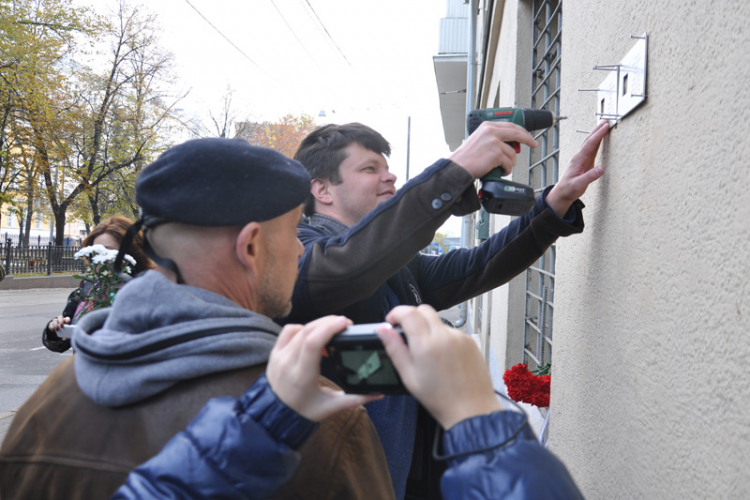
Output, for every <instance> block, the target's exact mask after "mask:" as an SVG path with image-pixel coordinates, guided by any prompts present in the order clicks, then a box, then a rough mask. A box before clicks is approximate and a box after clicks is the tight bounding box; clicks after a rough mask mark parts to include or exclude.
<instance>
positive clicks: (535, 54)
mask: <svg viewBox="0 0 750 500" xmlns="http://www.w3.org/2000/svg"><path fill="white" fill-rule="evenodd" d="M532 4H533V9H532V13H533V18H532V22H533V26H532V33H533V39H532V44H533V45H532V51H531V57H532V60H531V71H532V75H531V106H530V107H531V108H534V109H547V110H550V111H552V112H554V113H555V114H556V115H557V116H559V115H560V56H561V51H560V47H561V44H560V37H561V34H562V0H533V2H532ZM534 138H535V139H536V140H537V141H538V142H539V147H537V148H534V149H532V150H531V153H530V156H529V170H528V183H529V185H530V186H532V187H534V189H535V190H536V192H537V194H538V193H540V192H541V191H542V190H543V189H544V188H545V187H546V186H549V185H550V184H554V183H555V182H557V178H558V158H559V149H560V129H559V126H558V125H555V126H554V127H552V128H550V129H547V130H545V131H543V132H541V133H540V134H538V135H536V136H535V137H534ZM554 296H555V245H552V247H550V248H549V249H548V250H547V252H545V254H544V255H543V256H542V257H541V258H540V259H539V260H538V261H537V262H536V263H535V264H534V265H532V266H531V267H530V268H529V269H528V270H527V271H526V302H525V303H526V306H525V307H526V312H525V324H524V330H523V331H524V333H523V337H524V350H523V362H524V363H527V364H528V366H529V369H530V370H534V369H535V368H536V367H538V366H542V365H544V364H545V363H549V362H551V361H552V318H553V313H554Z"/></svg>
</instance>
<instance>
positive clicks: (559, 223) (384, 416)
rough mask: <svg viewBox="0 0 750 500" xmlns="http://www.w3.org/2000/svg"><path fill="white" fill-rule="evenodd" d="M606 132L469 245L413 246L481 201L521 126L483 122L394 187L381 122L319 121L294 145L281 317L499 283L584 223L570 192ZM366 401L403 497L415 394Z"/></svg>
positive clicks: (356, 315) (588, 169)
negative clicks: (293, 224) (435, 251)
mask: <svg viewBox="0 0 750 500" xmlns="http://www.w3.org/2000/svg"><path fill="white" fill-rule="evenodd" d="M607 131H608V126H607V124H606V123H603V124H601V125H600V126H598V127H597V128H596V129H595V130H594V131H593V132H592V133H591V134H590V135H589V137H588V138H587V139H586V141H585V142H584V144H583V146H582V148H581V150H580V151H579V152H578V153H577V154H576V155H575V156H574V157H573V158H572V160H571V163H570V165H569V166H568V168H567V170H565V172H564V173H563V175H562V177H561V178H560V180H559V182H558V183H557V184H556V185H555V186H550V187H548V188H547V189H545V190H544V192H543V193H542V194H541V195H540V196H539V197H538V198H537V200H536V204H535V206H534V207H533V209H532V210H531V212H529V213H528V214H526V215H524V216H522V217H519V218H517V219H514V220H513V221H512V222H511V223H510V224H509V225H508V226H507V227H506V228H504V229H503V230H502V231H500V232H498V233H497V234H495V235H493V236H492V237H491V238H489V239H488V240H487V241H485V242H484V243H482V244H481V245H479V246H478V247H476V248H473V249H471V250H467V249H462V250H456V251H453V252H450V253H448V254H446V255H442V256H440V257H434V256H426V255H422V254H420V253H419V251H420V250H421V249H422V248H424V247H426V246H427V245H428V244H429V243H430V242H431V241H432V238H433V236H434V234H435V231H437V229H438V228H439V227H440V226H441V225H442V224H443V223H444V222H445V221H446V220H447V219H448V217H450V216H451V215H465V214H469V213H471V212H474V211H475V210H477V209H478V208H479V200H478V198H477V193H476V190H475V188H474V181H475V179H479V178H482V177H484V176H485V175H486V174H487V173H488V172H490V171H491V170H492V169H494V168H496V167H497V166H502V167H503V168H504V169H505V170H507V171H508V173H510V171H511V170H512V169H513V167H514V166H515V163H516V152H515V150H514V148H513V146H512V145H511V144H509V143H521V144H526V145H527V146H530V147H535V146H536V145H537V143H536V141H535V140H534V139H533V138H532V136H531V135H530V134H529V132H527V131H526V130H525V129H524V128H522V127H520V126H518V125H515V124H513V123H507V122H491V121H487V122H485V123H482V124H481V125H480V126H479V127H478V128H477V130H476V131H475V132H474V133H472V134H471V136H469V138H468V139H467V140H466V141H465V142H464V144H463V145H462V146H461V147H460V148H458V149H457V150H456V151H455V152H454V153H453V154H452V155H451V156H450V157H449V158H448V159H442V160H439V161H437V162H436V163H435V164H433V165H432V166H430V167H428V168H427V169H426V170H425V171H424V172H423V173H422V174H420V175H419V176H417V177H415V178H413V179H411V180H410V181H409V182H407V183H406V184H405V185H404V186H403V187H402V188H401V189H400V190H399V191H398V192H396V189H395V185H394V184H395V181H396V176H395V175H393V174H391V173H390V172H389V171H388V162H387V160H386V156H388V155H390V145H389V144H388V142H387V141H386V140H385V139H384V138H383V137H382V136H381V135H380V134H379V133H377V132H376V131H374V130H372V129H371V128H369V127H366V126H364V125H361V124H356V123H352V124H347V125H327V126H324V127H321V128H319V129H317V130H316V131H314V132H313V133H311V134H310V135H309V136H308V137H307V138H305V140H304V141H303V142H302V144H301V145H300V148H299V150H298V151H297V154H296V155H295V159H297V160H298V161H300V162H301V163H302V164H303V165H304V166H305V168H306V169H307V170H308V172H309V173H310V177H311V178H312V183H311V192H312V197H311V198H310V199H309V200H308V203H307V204H306V206H305V215H307V216H308V217H309V219H308V221H307V222H306V223H303V224H302V225H300V227H299V238H300V240H301V241H302V243H303V245H304V246H305V251H304V254H303V256H302V258H301V259H300V261H299V279H298V281H297V284H296V285H295V289H294V295H293V298H292V303H293V308H292V313H291V314H290V315H289V316H288V317H287V318H285V320H284V322H285V323H305V322H308V321H310V320H312V319H315V318H318V317H321V316H324V315H327V314H340V315H344V316H347V317H349V318H351V319H352V320H353V321H354V322H355V323H373V322H379V321H383V320H384V318H385V317H386V315H387V313H388V312H389V311H390V310H391V309H393V308H394V307H396V306H397V305H419V304H429V305H431V306H432V307H434V308H435V309H436V310H438V311H440V310H443V309H448V308H450V307H452V306H454V305H456V304H460V303H461V302H463V301H465V300H468V299H470V298H472V297H475V296H477V295H479V294H481V293H484V292H487V291H489V290H491V289H493V288H495V287H497V286H500V285H502V284H504V283H507V282H508V281H510V280H511V279H512V278H513V277H515V276H517V275H518V274H519V273H521V272H522V271H524V270H525V269H526V268H527V267H528V266H530V265H532V264H533V263H534V262H535V261H536V260H537V259H538V258H539V257H540V256H541V255H543V254H544V252H545V251H546V249H547V248H549V246H550V245H552V243H554V241H555V240H556V239H557V238H558V237H559V236H568V235H570V234H574V233H580V232H581V231H582V230H583V216H582V213H581V209H582V208H583V203H581V202H580V201H579V200H578V198H579V197H580V196H581V195H583V193H584V192H585V191H586V188H587V187H588V185H589V184H590V183H591V182H593V181H595V180H596V179H598V178H599V177H601V176H602V174H603V170H602V169H601V167H594V159H595V157H596V153H597V151H598V148H599V144H600V143H601V141H602V139H603V138H604V136H605V135H606V133H607ZM323 368H324V372H325V369H326V367H325V366H324V367H323ZM366 407H367V409H368V412H369V415H370V417H371V419H372V421H373V423H374V424H375V427H376V429H377V430H378V434H379V436H380V439H381V443H382V444H383V449H384V451H385V454H386V458H387V460H388V467H389V471H390V473H391V478H392V480H393V485H394V489H395V493H396V498H404V497H405V495H406V484H407V477H408V475H409V470H410V466H411V463H412V454H413V451H414V442H415V435H416V432H417V411H418V405H417V402H416V400H415V399H414V398H412V397H411V396H386V397H385V398H383V399H382V400H380V401H375V402H372V403H369V404H368V405H367V406H366ZM424 438H425V441H429V439H430V436H424ZM428 494H429V493H428Z"/></svg>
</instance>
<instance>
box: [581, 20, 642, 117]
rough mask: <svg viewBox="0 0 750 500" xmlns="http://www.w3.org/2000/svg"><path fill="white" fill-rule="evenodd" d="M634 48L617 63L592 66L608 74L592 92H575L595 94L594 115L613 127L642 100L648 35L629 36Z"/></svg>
mask: <svg viewBox="0 0 750 500" xmlns="http://www.w3.org/2000/svg"><path fill="white" fill-rule="evenodd" d="M630 38H631V39H632V40H635V41H636V42H635V45H634V46H633V47H632V48H631V49H630V51H628V53H627V54H626V55H625V57H623V58H622V60H621V61H620V62H619V63H618V64H607V65H597V66H594V69H595V70H600V71H607V72H608V73H609V74H608V75H607V77H606V78H605V79H604V81H602V83H601V84H599V86H598V87H597V88H596V89H592V90H589V89H579V91H580V92H596V95H597V101H596V116H597V118H598V119H599V120H607V121H609V124H610V126H614V125H616V124H617V122H619V121H620V120H622V119H623V118H624V117H625V116H627V115H628V114H629V113H630V112H631V111H633V110H634V109H635V108H637V107H638V106H639V105H640V104H641V103H642V102H644V101H645V100H646V96H647V93H646V78H647V70H648V33H644V34H643V36H633V35H631V36H630Z"/></svg>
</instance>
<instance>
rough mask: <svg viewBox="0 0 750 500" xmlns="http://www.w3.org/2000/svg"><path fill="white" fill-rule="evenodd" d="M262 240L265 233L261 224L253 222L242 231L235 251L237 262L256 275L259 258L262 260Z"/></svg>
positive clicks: (238, 236) (236, 241)
mask: <svg viewBox="0 0 750 500" xmlns="http://www.w3.org/2000/svg"><path fill="white" fill-rule="evenodd" d="M262 238H263V231H262V229H261V226H260V224H259V223H257V222H251V223H249V224H247V225H245V226H244V227H243V228H242V229H240V232H239V234H238V235H237V239H236V240H235V248H234V251H235V253H236V254H237V260H238V261H239V262H240V263H241V264H242V265H243V266H244V267H245V268H247V269H248V270H249V271H250V272H252V273H254V274H255V273H256V271H257V269H258V265H259V264H258V258H259V257H260V258H262V256H261V255H260V254H261V253H262V252H263V246H262V242H261V239H262Z"/></svg>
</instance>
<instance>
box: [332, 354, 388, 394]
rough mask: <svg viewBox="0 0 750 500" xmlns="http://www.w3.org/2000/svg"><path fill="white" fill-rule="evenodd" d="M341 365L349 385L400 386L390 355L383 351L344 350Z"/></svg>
mask: <svg viewBox="0 0 750 500" xmlns="http://www.w3.org/2000/svg"><path fill="white" fill-rule="evenodd" d="M339 356H341V365H342V366H343V368H344V369H345V376H346V383H347V385H362V384H365V385H400V384H401V380H400V379H399V377H398V374H397V373H396V370H395V368H393V364H392V363H391V359H390V358H389V357H388V354H386V353H385V351H382V350H370V349H363V350H354V351H348V350H342V351H340V352H339Z"/></svg>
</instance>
